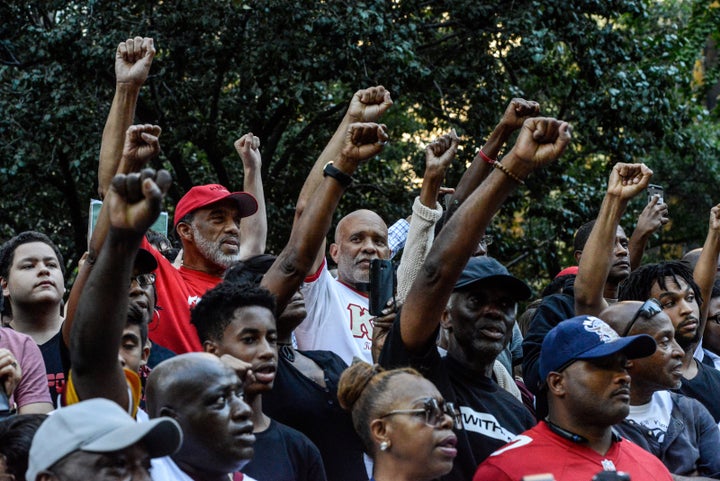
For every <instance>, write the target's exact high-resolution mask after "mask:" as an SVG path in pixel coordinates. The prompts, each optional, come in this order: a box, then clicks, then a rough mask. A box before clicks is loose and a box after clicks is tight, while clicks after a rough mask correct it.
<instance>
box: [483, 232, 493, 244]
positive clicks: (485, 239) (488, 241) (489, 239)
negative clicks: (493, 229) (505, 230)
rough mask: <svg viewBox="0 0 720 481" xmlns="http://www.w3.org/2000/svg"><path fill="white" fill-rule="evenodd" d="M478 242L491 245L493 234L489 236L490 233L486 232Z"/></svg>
mask: <svg viewBox="0 0 720 481" xmlns="http://www.w3.org/2000/svg"><path fill="white" fill-rule="evenodd" d="M480 243H481V244H484V245H486V246H489V245H492V243H493V236H491V235H490V234H486V235H484V236H482V239H480Z"/></svg>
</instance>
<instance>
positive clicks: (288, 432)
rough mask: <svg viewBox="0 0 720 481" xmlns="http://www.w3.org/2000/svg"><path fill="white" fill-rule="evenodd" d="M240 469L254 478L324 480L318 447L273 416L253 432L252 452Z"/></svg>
mask: <svg viewBox="0 0 720 481" xmlns="http://www.w3.org/2000/svg"><path fill="white" fill-rule="evenodd" d="M242 472H243V473H245V474H247V475H248V476H251V477H253V478H255V479H257V480H268V481H270V480H272V481H325V470H324V469H323V463H322V458H321V457H320V451H318V448H316V447H315V445H314V444H313V443H312V441H310V440H309V439H308V438H307V436H305V435H304V434H302V433H301V432H300V431H296V430H295V429H293V428H291V427H288V426H285V425H284V424H281V423H279V422H277V421H275V420H270V427H268V428H267V429H266V430H265V431H263V432H261V433H255V455H254V456H253V458H252V461H250V462H249V463H248V464H247V466H245V467H244V468H243V469H242Z"/></svg>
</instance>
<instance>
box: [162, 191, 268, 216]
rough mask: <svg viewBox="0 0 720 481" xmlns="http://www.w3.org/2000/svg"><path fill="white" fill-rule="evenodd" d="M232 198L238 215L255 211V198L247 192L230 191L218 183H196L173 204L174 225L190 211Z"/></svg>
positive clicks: (247, 214) (248, 214)
mask: <svg viewBox="0 0 720 481" xmlns="http://www.w3.org/2000/svg"><path fill="white" fill-rule="evenodd" d="M225 199H232V200H234V201H235V202H236V203H237V207H238V210H239V211H240V217H247V216H250V215H253V214H254V213H255V212H257V209H258V205H257V200H255V197H253V196H252V195H251V194H248V193H247V192H230V191H229V190H227V189H226V188H225V187H223V186H222V185H220V184H205V185H197V186H195V187H193V188H192V189H190V190H189V191H188V192H187V194H185V195H184V196H183V197H182V199H180V201H179V202H178V203H177V205H176V206H175V217H174V220H175V224H174V225H175V226H177V225H178V222H180V220H181V219H182V218H183V217H185V216H186V215H187V214H189V213H190V212H192V211H194V210H197V209H201V208H203V207H206V206H208V205H210V204H214V203H215V202H220V201H221V200H225Z"/></svg>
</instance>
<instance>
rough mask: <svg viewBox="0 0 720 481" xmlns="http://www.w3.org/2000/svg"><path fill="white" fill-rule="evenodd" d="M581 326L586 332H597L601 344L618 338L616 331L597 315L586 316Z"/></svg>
mask: <svg viewBox="0 0 720 481" xmlns="http://www.w3.org/2000/svg"><path fill="white" fill-rule="evenodd" d="M583 327H584V328H585V330H586V331H587V332H592V333H595V334H597V336H598V337H599V338H600V342H602V343H603V344H605V343H608V342H613V341H614V340H616V339H619V338H620V336H618V334H617V332H615V331H614V330H613V329H612V328H611V327H610V326H608V325H607V324H606V323H605V322H604V321H603V320H601V319H598V318H597V317H592V316H588V318H587V319H585V320H584V321H583Z"/></svg>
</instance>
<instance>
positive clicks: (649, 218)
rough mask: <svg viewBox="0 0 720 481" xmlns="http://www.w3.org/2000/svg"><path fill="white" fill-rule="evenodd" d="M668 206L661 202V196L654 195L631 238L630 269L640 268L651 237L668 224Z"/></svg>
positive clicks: (639, 218)
mask: <svg viewBox="0 0 720 481" xmlns="http://www.w3.org/2000/svg"><path fill="white" fill-rule="evenodd" d="M669 220H670V219H669V218H668V206H667V204H666V203H665V202H661V201H660V196H658V195H654V196H653V197H652V199H650V201H649V202H648V204H647V205H646V206H645V208H644V209H643V210H642V212H641V213H640V217H638V221H637V225H636V226H635V230H633V233H632V236H630V243H629V244H628V249H629V250H630V269H631V270H635V269H637V268H638V267H640V264H641V263H642V257H643V254H644V253H645V247H646V246H647V243H648V240H649V239H650V236H651V235H653V234H654V233H655V232H656V231H657V230H658V229H660V228H661V227H662V226H664V225H665V224H667V223H668V221H669Z"/></svg>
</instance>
